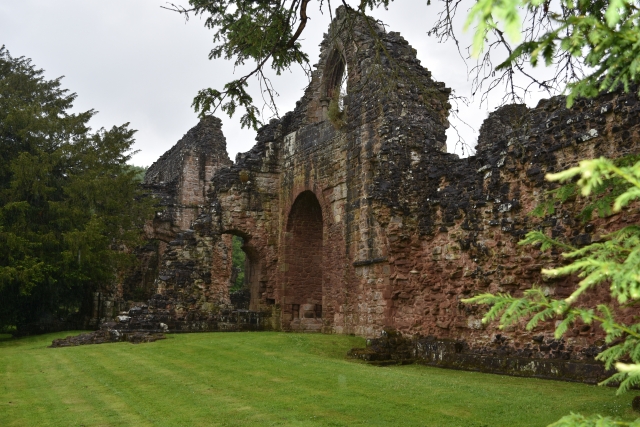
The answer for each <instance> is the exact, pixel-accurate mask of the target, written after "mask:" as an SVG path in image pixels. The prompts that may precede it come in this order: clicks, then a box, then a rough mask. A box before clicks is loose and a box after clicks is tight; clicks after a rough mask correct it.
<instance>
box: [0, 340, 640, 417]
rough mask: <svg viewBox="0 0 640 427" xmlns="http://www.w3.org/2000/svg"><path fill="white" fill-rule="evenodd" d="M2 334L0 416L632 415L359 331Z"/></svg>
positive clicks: (610, 396) (610, 399)
mask: <svg viewBox="0 0 640 427" xmlns="http://www.w3.org/2000/svg"><path fill="white" fill-rule="evenodd" d="M65 335H68V333H67V334H64V333H62V334H49V335H44V336H39V337H32V338H24V339H19V340H8V339H6V337H4V338H3V337H1V336H0V426H3V427H5V426H244V425H252V426H357V425H366V426H461V427H479V426H490V427H493V426H544V425H547V424H548V423H550V422H553V421H555V420H557V419H558V418H560V417H561V416H562V415H565V414H567V413H569V412H570V411H573V412H580V413H583V414H588V413H601V414H606V415H615V416H619V417H622V418H624V419H631V418H633V414H632V412H631V408H630V401H631V399H632V397H633V395H631V394H627V395H623V396H620V397H616V396H615V390H613V389H610V388H602V387H594V386H587V385H583V384H572V383H563V382H556V381H543V380H536V379H523V378H513V377H506V376H498V375H490V374H479V373H473V372H460V371H451V370H443V369H437V368H428V367H423V366H398V367H386V368H377V367H372V366H368V365H364V364H361V363H356V362H353V361H349V360H345V357H344V355H345V353H346V351H347V350H348V349H349V348H351V347H354V346H362V345H363V341H362V339H359V338H354V337H348V336H338V335H320V334H314V335H312V334H307V335H304V334H285V333H267V332H263V333H226V334H225V333H206V334H205V333H203V334H187V335H169V336H168V339H167V340H163V341H158V342H155V343H150V344H140V345H132V344H129V343H119V344H102V345H93V346H82V347H72V348H58V349H50V348H46V346H47V345H49V344H50V343H51V340H52V339H54V338H59V337H62V336H65Z"/></svg>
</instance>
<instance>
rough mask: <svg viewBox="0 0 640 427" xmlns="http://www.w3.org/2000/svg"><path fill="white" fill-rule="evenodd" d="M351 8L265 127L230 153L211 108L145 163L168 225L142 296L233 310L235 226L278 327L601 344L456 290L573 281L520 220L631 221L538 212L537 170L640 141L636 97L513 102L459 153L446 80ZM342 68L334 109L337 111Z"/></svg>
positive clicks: (178, 325)
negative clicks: (491, 310) (495, 321)
mask: <svg viewBox="0 0 640 427" xmlns="http://www.w3.org/2000/svg"><path fill="white" fill-rule="evenodd" d="M347 21H348V20H346V15H345V12H343V11H341V12H340V13H339V14H338V16H337V18H336V20H335V21H334V22H333V24H332V26H331V28H330V30H329V32H328V34H327V35H326V37H325V40H324V42H323V43H322V45H321V54H320V60H319V62H318V64H317V65H316V70H315V71H314V73H313V75H312V79H311V83H310V85H309V87H308V88H307V90H306V91H305V93H304V95H303V97H302V99H301V100H300V101H299V102H298V103H297V106H296V109H295V110H294V111H293V112H290V113H287V114H286V115H284V116H283V117H282V118H280V119H277V120H272V121H271V122H270V123H269V124H268V125H266V126H265V127H263V128H262V129H260V130H259V131H258V134H257V137H256V145H255V146H254V147H253V148H252V149H251V150H250V151H249V152H247V153H243V154H239V155H238V157H237V158H236V161H235V162H233V163H232V162H230V161H229V159H228V157H227V154H226V142H225V140H224V136H223V135H222V133H221V131H220V122H219V121H218V120H217V119H215V118H212V117H208V118H205V119H203V121H202V122H201V123H200V124H198V125H197V126H196V127H195V128H194V129H193V130H192V131H190V132H189V133H188V134H187V135H186V136H185V139H183V140H181V141H180V142H179V143H178V144H177V145H176V147H174V148H173V149H172V150H170V151H169V152H167V153H166V154H165V155H164V156H163V157H162V158H161V159H159V160H158V162H156V164H154V166H152V167H151V168H150V170H149V172H148V174H147V177H146V179H145V183H146V185H147V186H149V188H151V189H152V190H153V191H154V193H155V194H156V196H157V197H158V200H159V202H160V205H161V206H160V207H159V210H158V214H157V216H156V219H155V220H154V222H153V224H150V226H149V230H148V232H149V234H150V236H153V237H155V238H156V239H160V240H162V241H163V243H162V247H161V248H160V252H161V253H160V255H159V259H160V261H159V267H158V269H159V272H158V275H157V279H156V282H155V287H156V293H157V295H156V296H155V297H154V299H153V301H155V302H153V301H152V302H151V305H150V307H149V308H150V310H153V309H157V310H159V311H158V312H161V313H162V316H164V317H162V318H163V319H164V320H163V321H164V322H166V323H167V324H168V325H169V328H170V329H171V328H175V329H179V330H215V328H216V326H215V325H216V324H217V323H216V322H217V321H218V320H217V319H218V318H219V316H220V315H221V314H220V313H230V312H233V310H234V308H233V306H232V304H231V302H230V299H229V292H228V289H229V285H230V277H231V255H230V248H231V236H232V235H237V236H241V237H242V238H243V239H244V248H243V249H244V250H245V252H246V254H247V257H248V261H247V267H248V268H247V284H248V287H249V291H250V294H251V302H250V307H249V308H250V310H251V311H254V312H261V313H263V315H264V316H265V318H266V317H269V319H270V320H269V321H268V327H270V328H275V329H283V330H298V331H322V332H326V333H354V334H358V335H361V336H365V337H377V336H379V335H380V333H381V332H382V331H383V329H384V328H393V329H396V330H398V331H399V332H401V333H402V334H403V335H405V336H434V337H437V338H439V339H455V340H462V341H464V342H465V343H467V344H466V345H467V346H468V347H470V348H476V349H480V350H481V351H485V352H492V351H497V350H496V349H500V351H503V352H507V353H509V354H513V355H517V356H521V357H531V358H574V359H575V358H578V359H580V358H587V357H592V356H593V349H594V348H597V347H598V346H601V345H602V342H601V339H602V337H603V334H602V332H601V331H599V330H598V329H592V328H589V327H586V326H585V325H576V326H575V328H574V330H572V331H571V332H570V334H569V336H568V338H567V341H566V342H563V343H562V344H561V345H559V344H556V345H555V347H553V348H552V346H551V345H547V344H546V343H547V342H549V341H550V340H552V338H551V337H552V331H553V327H554V321H550V322H548V323H547V324H544V325H541V326H540V327H539V328H538V329H536V330H535V331H532V332H527V331H525V330H524V329H522V328H521V327H514V328H512V329H510V330H507V331H498V330H497V329H496V326H495V325H488V326H485V325H482V324H481V322H480V319H481V317H482V313H483V310H484V309H483V308H481V307H473V306H468V305H464V304H462V303H461V302H460V300H461V299H463V298H466V297H469V296H471V295H474V294H477V293H480V292H487V291H489V292H511V293H514V294H517V293H518V292H521V291H522V290H523V289H526V288H529V287H531V286H532V285H533V284H538V285H540V286H543V287H544V289H545V291H546V292H548V293H549V294H550V295H555V296H559V297H561V296H565V295H568V293H569V292H570V291H571V290H572V289H573V287H574V286H575V283H576V279H575V278H562V279H558V280H554V281H543V279H542V278H541V277H540V274H539V271H540V269H541V267H551V266H556V265H559V264H561V263H562V259H561V257H560V255H559V254H558V253H555V252H553V251H550V252H549V251H547V252H544V253H542V252H540V251H539V250H538V249H536V248H534V247H523V246H519V245H518V241H519V240H520V239H521V238H522V236H523V235H524V234H526V232H528V231H530V230H533V229H543V230H545V231H547V232H548V233H549V234H550V235H553V236H554V237H562V238H563V239H565V240H566V241H570V242H573V244H575V245H578V246H579V245H583V244H586V243H588V242H590V241H594V240H596V239H599V238H600V237H599V236H600V235H601V234H603V233H605V232H607V231H610V230H613V229H616V228H619V227H620V226H622V225H624V224H627V223H634V222H638V219H640V214H639V212H638V209H637V208H631V209H627V210H624V211H623V212H621V213H620V214H617V215H614V216H611V217H607V218H604V219H600V218H598V219H594V220H592V221H589V222H587V223H582V222H581V221H579V220H578V219H576V215H577V213H578V212H579V211H580V209H581V206H582V205H581V203H582V202H581V201H580V200H579V199H576V200H574V201H570V202H569V203H567V204H565V205H563V206H562V207H559V208H558V210H557V211H556V212H555V213H554V214H553V215H547V216H546V217H544V218H538V217H534V216H530V215H528V213H529V212H530V211H531V210H532V209H533V208H534V207H535V206H536V205H538V204H539V203H540V202H542V201H544V200H545V197H546V193H545V192H546V191H547V190H549V189H551V188H553V185H552V184H550V183H548V182H546V181H544V175H545V173H547V172H554V171H560V170H563V169H566V168H568V167H570V166H572V165H575V164H576V163H577V162H578V161H579V160H580V159H584V158H593V157H597V156H607V157H611V158H618V157H621V156H624V155H627V154H634V153H635V154H637V153H638V152H639V146H638V144H639V141H640V135H639V131H640V125H639V124H638V112H639V111H640V103H639V102H638V99H637V97H636V96H634V95H621V94H608V95H603V96H601V97H600V98H598V99H596V100H579V101H577V102H576V105H575V106H574V107H573V108H571V109H567V108H566V106H565V100H564V99H563V98H561V97H556V98H553V99H550V100H546V101H542V102H540V103H539V105H538V106H537V107H536V108H534V109H529V108H527V107H526V106H523V105H511V106H506V107H503V108H501V109H499V110H497V111H495V112H493V113H491V114H490V115H489V117H488V118H487V120H486V121H485V123H484V125H483V126H482V128H481V130H480V136H479V141H478V146H477V152H476V155H475V156H471V157H469V158H466V159H460V158H458V156H456V155H454V154H448V153H446V152H445V142H446V141H445V130H446V128H447V127H448V121H447V117H448V112H449V108H450V106H449V103H448V96H449V92H450V91H449V89H447V88H446V87H445V85H444V84H442V83H439V82H436V81H434V80H433V79H432V78H431V75H430V73H429V71H428V70H427V69H425V68H424V67H422V66H421V65H420V62H419V61H418V60H417V59H416V52H415V50H414V49H412V48H411V46H409V44H408V43H407V42H406V41H405V40H404V39H403V38H402V37H401V36H400V35H399V34H398V33H394V32H386V31H385V30H384V29H383V28H382V27H380V26H377V25H376V24H375V23H367V22H365V21H362V20H356V21H353V20H352V21H348V22H350V23H351V24H352V25H351V26H350V27H349V30H348V31H347V30H346V29H345V22H347ZM372 31H374V32H376V34H377V36H378V37H379V38H380V40H381V42H379V43H381V44H379V45H377V44H376V43H378V42H377V41H376V39H375V38H374V37H372V35H371V34H372V33H371V32H372ZM381 49H382V51H384V52H385V54H384V55H383V56H382V57H381V58H377V59H376V55H377V52H380V51H381ZM343 76H345V77H346V79H347V95H346V97H345V99H344V107H343V111H342V113H341V114H342V115H341V120H335V118H333V119H330V118H329V116H330V114H331V112H330V109H331V108H330V103H331V99H332V98H333V97H334V95H335V91H336V90H338V87H339V82H340V81H341V78H342V77H343ZM161 208H162V209H161ZM593 299H596V300H598V301H602V302H610V299H609V297H608V295H607V294H606V293H599V294H593V295H588V296H585V297H584V301H583V302H584V303H591V302H592V300H593ZM158 301H159V302H158ZM153 304H156V306H154V305H153ZM619 313H620V316H621V317H623V318H624V317H625V316H627V317H628V316H631V315H632V314H633V313H631V312H630V309H620V310H619ZM225 315H226V314H225ZM172 322H173V323H172ZM172 325H173V326H172ZM264 325H267V324H266V323H265V324H264Z"/></svg>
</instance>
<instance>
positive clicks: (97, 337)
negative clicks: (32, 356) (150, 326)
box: [49, 329, 166, 348]
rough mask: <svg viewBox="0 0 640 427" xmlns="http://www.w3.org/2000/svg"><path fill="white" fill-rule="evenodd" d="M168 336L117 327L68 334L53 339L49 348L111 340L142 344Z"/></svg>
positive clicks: (100, 342)
mask: <svg viewBox="0 0 640 427" xmlns="http://www.w3.org/2000/svg"><path fill="white" fill-rule="evenodd" d="M165 338H166V337H165V336H164V334H163V333H159V332H156V333H154V332H139V331H134V332H121V331H118V330H116V329H100V330H98V331H94V332H90V333H87V334H80V335H76V336H68V337H66V338H60V339H57V340H53V342H52V343H51V345H50V346H49V348H59V347H75V346H78V345H87V344H106V343H110V342H130V343H132V344H141V343H145V342H154V341H158V340H163V339H165Z"/></svg>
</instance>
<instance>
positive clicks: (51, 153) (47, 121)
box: [0, 46, 151, 329]
mask: <svg viewBox="0 0 640 427" xmlns="http://www.w3.org/2000/svg"><path fill="white" fill-rule="evenodd" d="M75 97H76V95H75V94H70V93H68V91H67V90H65V89H62V88H61V85H60V78H58V79H54V80H46V79H45V78H44V77H43V72H42V70H38V69H36V68H35V67H34V65H33V64H32V63H31V60H30V59H26V58H24V57H20V58H14V57H12V56H11V55H10V54H9V52H8V50H7V49H6V48H5V47H4V46H3V47H1V48H0V157H1V161H0V329H1V328H6V327H7V326H17V327H18V328H20V327H22V326H25V325H26V324H28V323H31V322H34V321H45V322H50V321H52V320H60V319H66V318H67V317H68V316H70V315H74V314H75V315H78V314H81V313H79V312H80V311H82V310H84V311H85V312H86V311H87V310H88V309H89V308H90V301H91V292H93V291H94V290H97V289H99V288H104V287H107V286H112V285H113V284H114V283H115V280H116V275H117V272H118V270H119V269H121V268H123V267H125V266H126V265H128V264H130V263H131V262H132V259H133V257H132V255H130V254H128V252H130V251H128V250H127V248H132V247H134V246H135V245H136V243H137V242H138V241H139V239H140V238H141V236H140V232H141V230H142V225H143V223H144V220H145V218H146V217H148V215H149V213H150V203H151V201H150V200H147V199H146V198H145V197H144V195H143V193H142V191H141V190H140V188H139V186H138V183H137V181H136V173H138V172H137V171H136V170H135V169H134V168H132V167H130V166H128V165H127V164H126V162H127V161H128V160H129V159H130V156H131V154H132V152H131V146H132V144H133V142H134V140H133V135H134V133H135V131H134V130H131V129H129V128H128V124H124V125H122V126H114V127H113V128H112V129H110V130H105V129H100V130H99V131H97V132H92V131H91V129H90V128H89V127H88V121H89V120H90V119H91V117H92V116H93V115H94V114H95V112H94V111H93V110H90V111H86V112H83V113H70V112H69V110H70V108H71V107H72V104H73V101H74V99H75Z"/></svg>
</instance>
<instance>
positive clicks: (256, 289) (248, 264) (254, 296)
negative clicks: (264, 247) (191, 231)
mask: <svg viewBox="0 0 640 427" xmlns="http://www.w3.org/2000/svg"><path fill="white" fill-rule="evenodd" d="M220 234H221V237H222V239H223V241H224V242H225V246H226V247H227V248H228V249H227V250H228V252H227V257H228V258H229V257H232V253H231V251H232V245H233V238H234V237H236V238H240V239H242V246H241V249H242V251H243V252H244V254H245V263H244V269H243V272H244V284H245V289H246V291H247V293H248V301H247V302H246V304H243V306H242V307H236V308H242V309H249V310H253V311H258V310H259V309H260V306H261V299H262V294H263V292H264V291H265V287H266V285H265V283H264V282H262V281H261V272H262V267H263V257H262V256H261V254H260V251H259V250H258V248H256V247H255V246H254V245H253V244H252V243H251V235H250V234H247V233H246V232H244V231H242V230H238V229H228V230H225V231H223V232H221V233H220ZM232 274H233V272H232V271H229V273H228V275H229V277H231V275H232ZM232 303H233V301H232ZM245 305H246V306H245Z"/></svg>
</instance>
